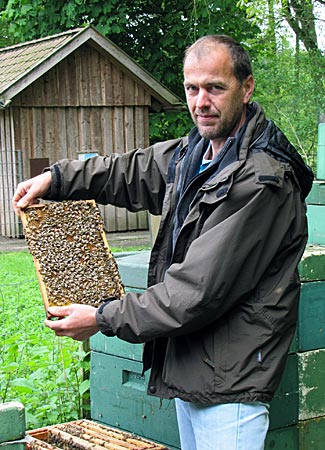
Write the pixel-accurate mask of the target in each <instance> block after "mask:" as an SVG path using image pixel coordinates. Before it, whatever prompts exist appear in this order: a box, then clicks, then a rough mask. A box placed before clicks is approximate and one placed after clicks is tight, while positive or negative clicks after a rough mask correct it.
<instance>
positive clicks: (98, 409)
mask: <svg viewBox="0 0 325 450" xmlns="http://www.w3.org/2000/svg"><path fill="white" fill-rule="evenodd" d="M116 261H117V264H118V268H119V273H120V276H121V279H122V281H123V282H124V287H125V290H126V291H130V290H132V291H135V292H141V291H143V289H144V287H145V284H146V280H147V272H148V261H149V252H147V251H144V252H139V253H125V254H120V255H119V254H117V256H116ZM90 345H91V374H90V383H91V386H90V392H91V417H92V419H93V420H96V421H99V422H102V423H105V424H108V425H111V426H115V427H120V428H122V429H124V430H127V431H132V432H133V433H136V434H139V435H140V436H145V437H147V438H148V439H153V440H155V441H158V442H161V443H163V444H165V445H168V447H170V448H179V439H178V431H177V423H176V415H175V409H174V402H172V401H166V400H163V401H162V402H161V401H160V399H158V398H154V397H150V396H148V395H147V394H146V391H147V384H148V372H147V373H146V374H145V375H142V362H141V361H142V345H139V344H129V343H127V342H123V341H121V340H119V339H118V338H105V336H103V335H101V334H100V333H98V334H97V335H95V336H93V337H92V338H91V340H90Z"/></svg>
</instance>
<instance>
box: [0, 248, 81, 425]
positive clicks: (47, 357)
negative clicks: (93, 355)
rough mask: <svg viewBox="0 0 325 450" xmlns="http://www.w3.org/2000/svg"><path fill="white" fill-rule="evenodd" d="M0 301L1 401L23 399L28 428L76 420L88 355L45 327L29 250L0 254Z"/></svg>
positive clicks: (75, 344) (74, 343) (74, 344)
mask: <svg viewBox="0 0 325 450" xmlns="http://www.w3.org/2000/svg"><path fill="white" fill-rule="evenodd" d="M0 305H1V347H0V402H6V401H15V400H16V401H20V402H22V403H23V404H24V405H25V409H26V420H27V427H28V428H35V427H36V428H37V427H40V426H44V425H50V424H53V423H59V422H64V421H68V420H75V419H77V418H80V417H81V415H82V409H83V406H84V403H85V399H86V398H87V397H89V391H88V388H89V380H83V371H86V372H87V371H88V369H89V362H88V361H87V358H86V356H87V355H86V353H85V352H84V351H83V349H82V347H81V344H80V343H78V342H75V341H73V340H71V339H68V338H58V337H56V336H55V334H54V333H53V332H52V331H51V330H49V329H48V328H46V327H45V326H44V324H43V321H44V318H45V314H44V307H43V302H42V300H41V295H40V289H39V285H38V281H37V278H36V273H35V269H34V265H33V262H32V258H31V256H30V255H29V254H28V253H25V252H21V253H0Z"/></svg>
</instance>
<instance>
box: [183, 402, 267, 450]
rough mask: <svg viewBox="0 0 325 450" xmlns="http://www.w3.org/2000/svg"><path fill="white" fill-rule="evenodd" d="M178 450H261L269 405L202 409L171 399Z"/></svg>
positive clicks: (251, 404)
mask: <svg viewBox="0 0 325 450" xmlns="http://www.w3.org/2000/svg"><path fill="white" fill-rule="evenodd" d="M175 400H176V401H175V404H176V413H177V421H178V428H179V434H180V440H181V449H182V450H263V449H264V441H265V437H266V433H267V430H268V426H269V405H267V404H265V403H259V402H256V403H229V404H222V405H212V406H206V405H202V404H197V403H188V402H184V401H183V400H180V399H178V398H177V399H175Z"/></svg>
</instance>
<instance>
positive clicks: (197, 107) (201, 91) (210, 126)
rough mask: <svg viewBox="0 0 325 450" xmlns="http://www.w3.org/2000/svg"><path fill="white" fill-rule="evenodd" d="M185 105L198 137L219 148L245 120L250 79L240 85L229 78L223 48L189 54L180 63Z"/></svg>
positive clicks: (228, 60) (228, 63) (229, 63)
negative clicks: (182, 72)
mask: <svg viewBox="0 0 325 450" xmlns="http://www.w3.org/2000/svg"><path fill="white" fill-rule="evenodd" d="M184 86H185V93H186V98H187V105H188V108H189V111H190V113H191V116H192V119H193V121H194V123H195V124H196V126H197V127H198V129H199V132H200V134H201V136H203V137H205V138H206V139H210V140H211V141H212V143H214V142H215V143H219V144H223V143H224V142H225V141H226V139H227V138H228V137H229V136H232V135H234V134H235V132H236V131H237V130H238V129H239V127H240V126H241V125H242V123H243V121H244V119H245V106H244V105H246V104H247V103H248V101H249V99H250V97H251V95H252V92H253V88H254V81H253V77H252V76H249V77H248V78H247V79H246V80H245V81H244V82H243V83H242V84H240V83H239V81H238V80H237V79H236V78H235V76H234V74H233V64H232V60H231V56H230V54H229V51H228V49H227V47H225V46H224V45H222V44H221V45H218V46H217V47H209V48H208V49H205V50H204V52H203V53H200V54H197V53H196V52H194V51H192V52H191V53H190V54H189V55H188V56H187V58H186V60H185V63H184Z"/></svg>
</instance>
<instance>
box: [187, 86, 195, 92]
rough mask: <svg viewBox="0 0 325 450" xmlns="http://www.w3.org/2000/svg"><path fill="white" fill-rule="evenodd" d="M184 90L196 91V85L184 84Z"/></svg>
mask: <svg viewBox="0 0 325 450" xmlns="http://www.w3.org/2000/svg"><path fill="white" fill-rule="evenodd" d="M186 91H187V92H196V91H197V87H195V86H186Z"/></svg>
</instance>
